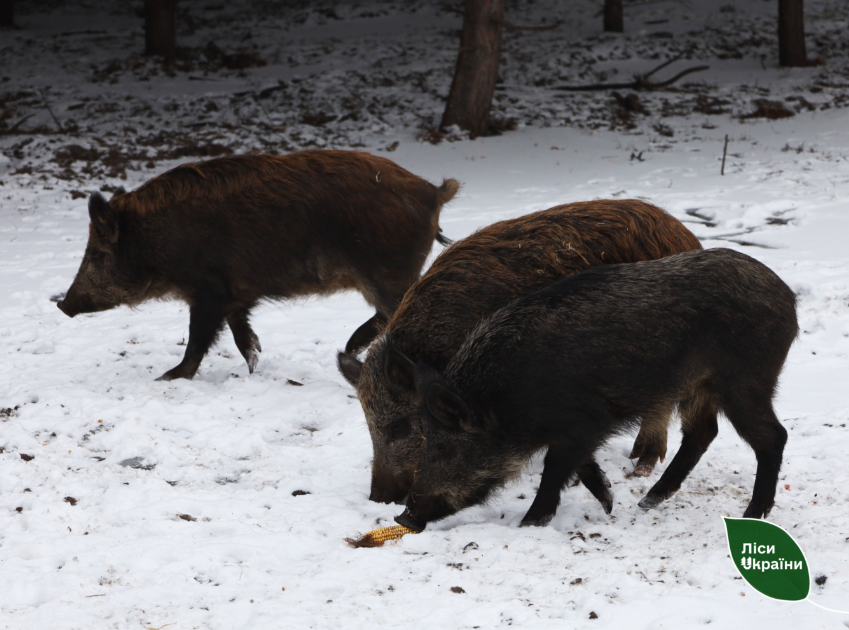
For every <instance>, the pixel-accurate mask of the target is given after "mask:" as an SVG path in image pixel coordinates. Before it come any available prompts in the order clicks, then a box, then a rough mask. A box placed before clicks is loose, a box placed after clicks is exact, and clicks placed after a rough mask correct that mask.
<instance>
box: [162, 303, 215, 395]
mask: <svg viewBox="0 0 849 630" xmlns="http://www.w3.org/2000/svg"><path fill="white" fill-rule="evenodd" d="M223 325H224V305H223V303H222V302H221V301H218V300H212V299H208V298H207V299H204V298H201V299H198V300H197V301H196V302H195V303H194V304H192V305H191V310H190V315H189V341H188V343H187V344H186V354H185V355H184V356H183V361H182V362H181V363H180V365H178V366H177V367H175V368H173V369H171V370H168V371H167V372H165V374H163V375H162V376H160V377H159V378H158V379H156V380H158V381H173V380H174V379H176V378H187V379H189V380H191V379H192V378H193V377H194V375H195V373H196V372H197V371H198V368H199V367H200V362H201V361H202V360H203V357H204V356H205V355H206V353H207V351H208V350H209V347H210V346H211V345H212V344H213V343H214V342H215V338H216V337H217V336H218V331H220V330H221V327H222V326H223Z"/></svg>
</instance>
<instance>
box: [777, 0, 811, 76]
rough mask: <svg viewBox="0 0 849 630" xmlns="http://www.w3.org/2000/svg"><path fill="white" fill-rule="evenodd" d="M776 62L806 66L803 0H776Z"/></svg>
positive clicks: (783, 64)
mask: <svg viewBox="0 0 849 630" xmlns="http://www.w3.org/2000/svg"><path fill="white" fill-rule="evenodd" d="M778 63H779V64H780V65H782V66H807V65H808V55H807V53H806V52H805V12H804V9H803V0H778Z"/></svg>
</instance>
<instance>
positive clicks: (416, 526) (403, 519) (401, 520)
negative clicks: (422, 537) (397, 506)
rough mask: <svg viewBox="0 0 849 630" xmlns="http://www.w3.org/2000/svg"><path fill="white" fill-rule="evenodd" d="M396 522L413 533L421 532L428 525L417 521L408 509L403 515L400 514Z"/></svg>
mask: <svg viewBox="0 0 849 630" xmlns="http://www.w3.org/2000/svg"><path fill="white" fill-rule="evenodd" d="M395 522H396V523H398V524H399V525H403V526H404V527H408V528H410V529H412V530H413V531H416V532H420V531H422V530H424V528H425V527H427V523H422V522H420V521H418V520H417V519H415V518H413V515H412V514H410V510H409V509H406V510H404V512H403V513H402V514H399V515H398V516H396V517H395Z"/></svg>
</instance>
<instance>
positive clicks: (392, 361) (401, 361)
mask: <svg viewBox="0 0 849 630" xmlns="http://www.w3.org/2000/svg"><path fill="white" fill-rule="evenodd" d="M383 374H384V375H385V376H386V381H387V382H388V383H389V386H390V387H391V389H394V390H395V391H396V392H399V393H404V394H410V395H413V396H415V395H416V364H415V363H413V362H412V361H411V360H410V359H409V358H408V357H407V355H405V354H404V353H403V352H401V351H400V350H398V349H397V348H395V346H393V345H392V344H387V347H386V353H385V355H384V359H383Z"/></svg>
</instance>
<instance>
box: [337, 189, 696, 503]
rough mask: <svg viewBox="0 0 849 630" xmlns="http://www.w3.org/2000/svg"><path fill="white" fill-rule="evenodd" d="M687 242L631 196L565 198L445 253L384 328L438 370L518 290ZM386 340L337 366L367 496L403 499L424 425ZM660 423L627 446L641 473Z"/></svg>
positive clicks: (661, 439)
mask: <svg viewBox="0 0 849 630" xmlns="http://www.w3.org/2000/svg"><path fill="white" fill-rule="evenodd" d="M694 249H701V245H700V244H699V240H698V239H697V238H696V237H695V236H694V235H693V234H692V232H690V231H689V230H688V229H687V228H686V227H684V225H683V224H682V223H681V222H680V221H678V219H676V218H674V217H672V216H670V215H669V214H667V213H666V212H664V211H663V210H661V209H660V208H657V207H655V206H653V205H651V204H648V203H643V202H642V201H636V200H633V199H631V200H615V201H589V202H582V203H572V204H568V205H563V206H557V207H554V208H551V209H549V210H544V211H542V212H536V213H534V214H529V215H527V216H524V217H520V218H518V219H511V220H508V221H501V222H499V223H495V224H493V225H490V226H489V227H486V228H484V229H482V230H480V231H479V232H476V233H474V234H472V235H471V236H469V237H468V238H465V239H463V240H462V241H459V242H457V243H455V244H454V245H453V246H452V247H450V248H449V249H447V250H446V251H445V252H443V253H442V255H441V256H440V257H439V258H437V259H436V261H435V262H434V263H433V265H432V266H431V268H430V269H429V270H428V271H427V272H426V273H425V275H424V276H423V277H422V279H421V280H419V281H418V282H417V283H416V284H415V285H413V286H412V287H411V288H410V290H409V292H408V293H407V294H406V295H405V296H404V300H403V301H402V302H401V306H399V307H398V310H397V312H396V313H395V315H394V316H393V318H392V320H391V321H390V323H389V325H388V327H387V332H388V333H389V334H391V336H392V339H393V343H394V344H395V347H396V348H398V349H399V350H400V351H401V352H403V353H405V354H406V355H407V356H409V357H412V358H413V359H414V360H416V361H419V360H421V361H425V362H427V363H428V364H429V365H431V366H433V367H434V368H436V369H438V370H444V369H445V367H446V366H447V365H448V361H449V360H450V359H451V357H452V356H454V354H455V353H456V352H457V349H458V348H459V347H460V345H461V344H462V343H463V340H464V339H465V337H466V336H467V335H468V334H469V332H470V331H471V330H472V329H473V328H474V327H475V325H476V324H478V322H480V320H481V319H483V318H485V317H488V316H490V315H492V313H494V312H495V311H496V310H498V309H499V308H502V307H504V306H506V305H507V304H509V303H510V302H512V301H513V300H515V299H517V298H520V297H523V296H526V295H528V294H530V293H533V292H534V291H538V290H539V289H542V288H543V287H547V286H549V285H551V284H553V283H555V282H557V281H558V280H561V279H563V278H564V277H566V276H570V275H572V274H574V273H577V272H579V271H582V270H584V269H586V268H588V267H591V266H594V265H602V264H606V263H626V262H636V261H639V260H653V259H656V258H663V257H664V256H669V255H671V254H676V253H678V252H683V251H690V250H694ZM383 347H384V346H382V345H381V346H376V347H372V349H371V350H370V352H369V354H368V356H367V357H366V360H365V364H361V363H360V362H359V361H358V360H357V359H356V358H355V357H353V356H351V355H350V354H344V353H340V355H339V367H340V369H341V370H342V373H343V374H344V375H345V377H346V378H347V379H348V380H349V381H350V382H351V383H352V384H354V385H355V386H356V387H357V391H358V394H359V398H360V402H361V403H362V406H363V411H364V412H365V416H366V421H367V422H368V427H369V432H370V433H371V439H372V445H373V447H374V461H373V464H372V481H371V495H370V499H371V500H372V501H381V502H386V503H389V502H402V501H403V500H404V497H405V496H406V494H407V491H408V490H409V489H410V482H411V479H412V474H413V471H414V470H415V469H416V463H417V461H418V454H419V449H418V446H419V440H420V437H419V436H420V435H421V430H420V427H419V421H418V411H417V408H416V405H415V404H414V403H413V401H412V400H411V399H410V397H409V395H407V394H406V393H405V392H398V391H393V390H391V389H390V388H389V387H388V386H387V382H386V377H385V374H384V371H383V365H384V356H383ZM665 427H666V424H665V422H663V423H658V424H656V425H651V426H647V427H645V428H643V429H642V430H641V431H640V434H639V436H638V437H637V441H636V443H635V445H634V451H633V452H632V454H631V456H632V457H640V461H639V462H638V465H637V473H638V474H639V473H644V474H648V472H650V471H651V469H652V468H653V467H654V465H655V463H656V462H657V460H658V459H659V458H660V459H662V458H663V456H664V455H665V453H666V428H665ZM582 479H583V476H582ZM583 481H584V482H585V483H586V481H587V480H586V479H583ZM588 487H589V486H588ZM594 494H595V492H594ZM596 496H598V494H596Z"/></svg>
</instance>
